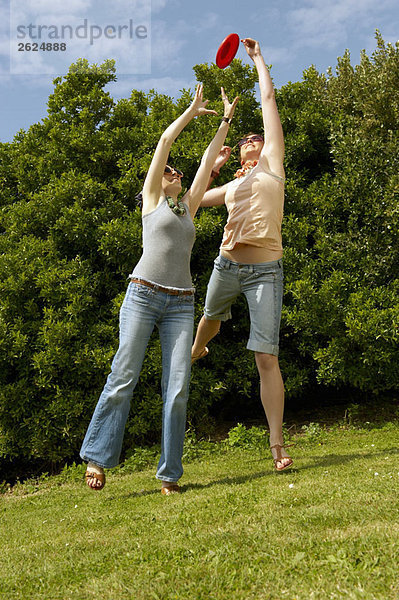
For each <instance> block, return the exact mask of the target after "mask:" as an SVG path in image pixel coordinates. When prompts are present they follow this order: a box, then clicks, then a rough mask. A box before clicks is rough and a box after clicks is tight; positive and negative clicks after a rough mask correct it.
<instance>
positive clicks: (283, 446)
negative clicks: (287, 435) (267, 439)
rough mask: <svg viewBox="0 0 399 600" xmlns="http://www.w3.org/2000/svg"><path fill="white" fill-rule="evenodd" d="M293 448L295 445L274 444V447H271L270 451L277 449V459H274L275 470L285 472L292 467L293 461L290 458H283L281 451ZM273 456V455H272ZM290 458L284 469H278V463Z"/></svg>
mask: <svg viewBox="0 0 399 600" xmlns="http://www.w3.org/2000/svg"><path fill="white" fill-rule="evenodd" d="M291 446H294V444H287V445H284V444H274V445H273V446H270V450H273V448H275V449H276V455H277V456H276V458H273V462H274V468H275V469H276V471H285V469H288V468H289V467H291V466H292V464H293V462H294V461H293V460H292V458H291V457H290V456H282V454H281V450H282V448H284V449H285V448H290V447H291ZM272 456H273V454H272ZM286 458H288V460H289V461H290V462H289V463H287V464H286V465H283V466H282V467H280V468H278V467H277V463H279V462H282V461H283V460H284V459H286Z"/></svg>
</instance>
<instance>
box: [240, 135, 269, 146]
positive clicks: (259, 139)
mask: <svg viewBox="0 0 399 600" xmlns="http://www.w3.org/2000/svg"><path fill="white" fill-rule="evenodd" d="M249 141H251V142H263V137H262V136H261V135H251V136H250V137H245V138H242V140H240V141H239V142H238V144H237V145H238V147H239V148H241V146H244V145H245V144H247V143H248V142H249Z"/></svg>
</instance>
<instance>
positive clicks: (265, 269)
mask: <svg viewBox="0 0 399 600" xmlns="http://www.w3.org/2000/svg"><path fill="white" fill-rule="evenodd" d="M283 280H284V274H283V262H282V260H281V259H280V260H274V261H271V262H264V263H255V264H240V263H236V262H233V261H231V260H229V259H228V258H225V257H224V256H221V255H219V256H218V257H217V258H216V260H215V262H214V268H213V272H212V275H211V278H210V280H209V284H208V290H207V294H206V299H205V309H204V316H205V318H206V319H209V320H211V321H227V320H228V319H230V318H231V305H232V303H233V302H234V300H235V299H236V298H237V297H238V296H239V295H240V294H241V293H242V294H244V295H245V297H246V299H247V303H248V308H249V316H250V321H251V329H250V334H249V339H248V344H247V348H248V350H254V351H255V352H263V353H265V354H274V355H275V356H278V351H279V333H280V320H281V308H282V301H283Z"/></svg>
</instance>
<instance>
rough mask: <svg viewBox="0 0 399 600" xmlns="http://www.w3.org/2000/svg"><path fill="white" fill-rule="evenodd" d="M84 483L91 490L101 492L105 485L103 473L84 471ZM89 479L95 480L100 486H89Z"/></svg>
mask: <svg viewBox="0 0 399 600" xmlns="http://www.w3.org/2000/svg"><path fill="white" fill-rule="evenodd" d="M85 477H86V483H87V485H88V486H89V488H90V489H91V490H102V489H103V487H104V485H105V473H95V472H94V471H86V474H85ZM89 479H97V481H99V482H100V485H94V486H93V485H90V484H89Z"/></svg>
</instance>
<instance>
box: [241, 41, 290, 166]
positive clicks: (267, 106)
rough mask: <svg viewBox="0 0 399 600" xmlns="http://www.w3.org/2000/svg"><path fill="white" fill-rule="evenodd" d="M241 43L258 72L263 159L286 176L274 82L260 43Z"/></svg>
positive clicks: (282, 139)
mask: <svg viewBox="0 0 399 600" xmlns="http://www.w3.org/2000/svg"><path fill="white" fill-rule="evenodd" d="M241 41H242V43H243V44H244V46H245V49H246V51H247V53H248V56H250V58H251V59H252V60H253V62H254V64H255V66H256V69H257V71H258V77H259V88H260V97H261V103H262V116H263V126H264V129H265V143H264V146H263V148H262V153H261V159H262V157H264V158H266V160H267V162H268V166H269V168H270V169H271V170H272V171H273V172H274V173H276V175H281V176H284V167H283V161H284V135H283V128H282V126H281V121H280V116H279V114H278V110H277V104H276V99H275V95H274V87H273V82H272V79H271V77H270V73H269V70H268V68H267V67H266V64H265V61H264V60H263V56H262V54H261V51H260V46H259V43H258V42H257V41H255V40H253V39H251V38H245V39H244V40H241Z"/></svg>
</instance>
